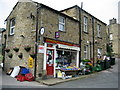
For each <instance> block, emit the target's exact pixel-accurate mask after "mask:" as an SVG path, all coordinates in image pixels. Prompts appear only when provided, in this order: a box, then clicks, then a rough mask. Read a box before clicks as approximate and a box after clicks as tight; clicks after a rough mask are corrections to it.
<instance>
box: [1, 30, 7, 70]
mask: <svg viewBox="0 0 120 90" xmlns="http://www.w3.org/2000/svg"><path fill="white" fill-rule="evenodd" d="M2 34H3V32H2ZM4 38H5V42H4V44H3V47H2V55H3V60H2V63H3V68H2V69H3V70H5V48H6V40H7V35H6V34H5V35H4Z"/></svg>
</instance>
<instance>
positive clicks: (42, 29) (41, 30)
mask: <svg viewBox="0 0 120 90" xmlns="http://www.w3.org/2000/svg"><path fill="white" fill-rule="evenodd" d="M44 32H45V28H44V27H42V28H41V29H40V34H41V35H43V34H44Z"/></svg>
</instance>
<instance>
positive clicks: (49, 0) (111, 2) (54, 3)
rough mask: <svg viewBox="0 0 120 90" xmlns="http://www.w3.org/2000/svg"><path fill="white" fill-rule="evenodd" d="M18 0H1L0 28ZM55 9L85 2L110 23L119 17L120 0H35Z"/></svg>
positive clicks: (103, 19)
mask: <svg viewBox="0 0 120 90" xmlns="http://www.w3.org/2000/svg"><path fill="white" fill-rule="evenodd" d="M17 1H18V0H0V28H2V27H5V25H4V20H5V19H6V18H7V16H8V15H9V14H10V12H11V11H12V8H13V7H14V5H15V4H16V3H17ZM33 1H36V2H39V3H43V4H45V5H47V6H49V7H51V8H53V9H56V10H63V9H65V8H68V7H71V6H74V5H78V6H81V2H83V9H84V10H85V11H87V12H88V13H90V14H92V15H93V16H95V17H96V18H98V19H100V20H101V21H103V22H105V23H106V24H109V19H112V18H113V17H114V18H116V19H118V2H119V1H120V0H33Z"/></svg>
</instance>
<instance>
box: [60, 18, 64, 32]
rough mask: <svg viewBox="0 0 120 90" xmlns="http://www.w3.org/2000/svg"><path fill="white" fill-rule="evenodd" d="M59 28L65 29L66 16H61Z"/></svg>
mask: <svg viewBox="0 0 120 90" xmlns="http://www.w3.org/2000/svg"><path fill="white" fill-rule="evenodd" d="M59 30H60V31H65V18H64V17H59Z"/></svg>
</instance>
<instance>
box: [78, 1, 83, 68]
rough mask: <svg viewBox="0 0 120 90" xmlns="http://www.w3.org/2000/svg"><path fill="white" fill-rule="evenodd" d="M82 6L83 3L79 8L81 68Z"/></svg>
mask: <svg viewBox="0 0 120 90" xmlns="http://www.w3.org/2000/svg"><path fill="white" fill-rule="evenodd" d="M82 6H83V3H81V8H79V46H80V51H79V67H80V62H81V45H82V43H81V41H82V40H81V38H82V36H81V35H82V34H81V33H82V32H81V31H82V30H81V24H82V23H81V20H82V17H81V15H82Z"/></svg>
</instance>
